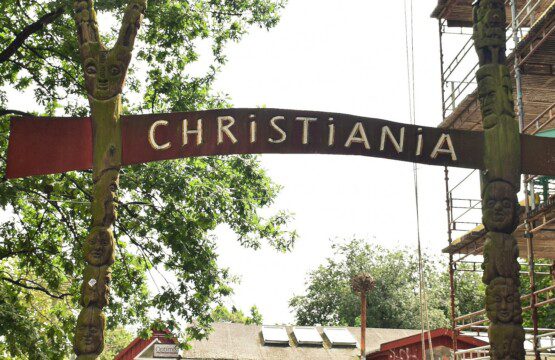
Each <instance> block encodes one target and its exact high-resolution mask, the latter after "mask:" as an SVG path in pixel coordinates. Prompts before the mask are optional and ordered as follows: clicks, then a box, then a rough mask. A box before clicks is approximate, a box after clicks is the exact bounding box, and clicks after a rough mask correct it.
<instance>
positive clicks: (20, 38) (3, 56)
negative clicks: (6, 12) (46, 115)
mask: <svg viewBox="0 0 555 360" xmlns="http://www.w3.org/2000/svg"><path fill="white" fill-rule="evenodd" d="M63 13H64V7H62V6H61V7H59V8H57V9H55V10H54V11H52V12H49V13H48V14H46V15H43V16H42V17H40V18H39V19H38V20H37V21H35V22H34V23H32V24H29V25H27V26H26V27H25V28H24V29H23V30H22V31H21V32H20V33H19V34H18V35H17V36H16V37H15V39H14V40H13V41H12V42H11V44H10V45H8V47H7V48H5V49H4V50H3V51H2V52H0V63H3V62H5V61H8V59H9V58H10V57H11V56H12V55H13V54H15V53H16V52H17V50H18V49H19V48H20V47H21V46H23V43H24V42H25V40H27V39H28V38H29V37H30V36H31V35H33V34H35V33H37V32H39V31H40V30H42V29H43V28H44V27H45V26H47V25H48V24H51V23H53V22H54V21H56V19H58V18H59V17H60V16H62V14H63Z"/></svg>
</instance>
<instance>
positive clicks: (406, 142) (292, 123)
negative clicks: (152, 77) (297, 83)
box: [7, 109, 555, 178]
mask: <svg viewBox="0 0 555 360" xmlns="http://www.w3.org/2000/svg"><path fill="white" fill-rule="evenodd" d="M91 137H92V136H91V126H90V119H89V118H13V119H12V124H11V133H10V145H9V148H8V169H7V177H9V178H15V177H24V176H30V175H40V174H50V173H59V172H64V171H71V170H84V169H89V168H91V166H92V155H91V154H92V144H91ZM122 137H123V139H122V140H123V150H122V151H123V154H122V161H123V165H130V164H137V163H144V162H150V161H159V160H168V159H177V158H185V157H193V156H209V155H230V154H262V153H283V154H343V155H363V156H372V157H381V158H388V159H393V160H401V161H409V162H417V163H422V164H430V165H447V166H455V167H464V168H482V153H483V138H482V134H481V133H480V132H471V131H458V130H444V129H438V128H431V127H424V126H414V125H408V124H402V123H395V122H391V121H386V120H380V119H372V118H363V117H358V116H352V115H345V114H336V113H323V112H314V111H297V110H281V109H224V110H208V111H199V112H188V113H172V114H155V115H133V116H124V117H122ZM537 140H538V138H537V137H530V136H524V137H523V138H522V141H523V170H524V171H526V172H527V173H532V174H542V175H555V140H554V139H545V138H544V139H541V144H539V143H536V141H537ZM539 150H541V151H542V152H543V153H544V154H545V156H542V155H541V154H538V151H539ZM532 152H533V153H535V155H534V156H531V153H532ZM531 159H534V160H531Z"/></svg>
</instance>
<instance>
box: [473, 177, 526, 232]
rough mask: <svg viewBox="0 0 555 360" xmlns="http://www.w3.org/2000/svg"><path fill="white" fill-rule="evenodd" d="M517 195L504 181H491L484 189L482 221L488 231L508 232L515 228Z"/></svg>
mask: <svg viewBox="0 0 555 360" xmlns="http://www.w3.org/2000/svg"><path fill="white" fill-rule="evenodd" d="M517 207H518V202H517V197H516V194H515V192H514V190H513V187H512V186H511V185H510V184H509V183H508V182H505V181H493V182H491V183H490V184H488V186H486V189H485V190H484V196H483V201H482V221H483V223H484V225H485V227H486V229H487V230H488V231H495V232H503V233H507V234H510V233H512V232H513V231H514V229H515V228H516V222H517V221H518V217H517Z"/></svg>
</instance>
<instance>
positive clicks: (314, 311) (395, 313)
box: [289, 239, 484, 329]
mask: <svg viewBox="0 0 555 360" xmlns="http://www.w3.org/2000/svg"><path fill="white" fill-rule="evenodd" d="M332 247H333V249H334V252H335V255H334V256H333V257H331V258H328V259H327V260H326V262H325V263H324V264H322V265H320V266H319V267H318V268H317V269H315V270H314V271H312V272H310V273H309V275H308V279H307V282H306V294H305V295H302V296H295V297H293V298H292V299H291V300H290V303H289V305H290V307H291V308H292V309H293V310H294V311H295V313H296V321H297V323H298V324H299V325H315V324H322V325H340V326H358V325H360V296H359V295H357V294H355V293H353V290H352V289H351V285H350V279H351V278H352V277H353V276H355V275H357V274H359V273H362V272H365V273H369V274H371V275H372V277H373V278H374V280H375V283H376V286H375V288H374V289H373V290H372V291H371V292H370V293H369V294H368V295H367V304H368V309H367V315H366V316H367V319H366V325H367V326H368V327H377V328H405V329H419V328H420V297H419V291H418V290H419V276H418V257H417V253H416V251H414V250H413V249H408V248H406V249H401V250H389V249H386V248H384V247H382V246H380V245H378V244H376V243H369V242H366V241H364V240H362V239H352V240H350V241H347V242H335V243H334V244H333V245H332ZM446 269H447V267H446V266H445V264H442V263H441V262H440V260H439V258H438V257H434V256H429V255H426V256H425V260H424V271H425V274H426V281H425V289H426V293H427V302H428V318H429V321H430V327H431V328H432V329H433V328H438V327H448V326H449V324H450V323H449V318H450V317H449V312H450V300H449V276H448V273H447V271H446ZM456 282H457V285H458V289H457V295H458V298H457V313H458V314H460V313H468V312H472V311H477V310H480V309H482V307H483V305H482V304H483V300H482V299H483V291H484V287H483V285H482V283H481V279H480V275H479V274H477V273H468V272H458V273H457V279H456Z"/></svg>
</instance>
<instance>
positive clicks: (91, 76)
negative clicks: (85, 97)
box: [74, 0, 146, 100]
mask: <svg viewBox="0 0 555 360" xmlns="http://www.w3.org/2000/svg"><path fill="white" fill-rule="evenodd" d="M145 8H146V0H132V1H130V2H129V5H128V7H127V9H126V11H125V14H124V16H123V20H122V25H121V29H120V33H119V36H118V39H117V41H116V44H115V46H114V47H113V48H112V49H111V50H107V49H106V48H105V47H104V45H102V42H101V39H100V35H99V33H98V25H97V20H96V13H95V11H94V7H93V2H92V1H87V0H76V1H75V3H74V9H75V11H74V12H75V22H76V24H77V34H78V39H79V45H80V48H79V49H80V52H81V59H82V61H83V70H84V76H85V87H86V89H87V92H88V94H89V95H90V96H92V97H93V98H95V99H97V100H107V99H110V98H112V97H114V96H116V95H119V94H121V92H122V89H123V85H124V82H125V76H126V74H127V68H128V66H129V62H130V60H131V53H132V51H133V45H134V43H135V38H136V36H137V31H138V29H139V27H140V25H141V20H142V18H143V14H144V11H145Z"/></svg>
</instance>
